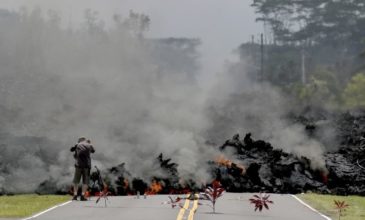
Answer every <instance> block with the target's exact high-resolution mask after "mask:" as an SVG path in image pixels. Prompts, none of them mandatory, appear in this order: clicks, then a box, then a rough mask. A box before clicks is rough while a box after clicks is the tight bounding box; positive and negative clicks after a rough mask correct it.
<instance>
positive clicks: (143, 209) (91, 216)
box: [27, 193, 325, 220]
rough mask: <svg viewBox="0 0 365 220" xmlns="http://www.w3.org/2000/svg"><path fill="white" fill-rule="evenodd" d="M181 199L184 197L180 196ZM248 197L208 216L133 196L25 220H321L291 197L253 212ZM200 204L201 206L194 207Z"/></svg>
mask: <svg viewBox="0 0 365 220" xmlns="http://www.w3.org/2000/svg"><path fill="white" fill-rule="evenodd" d="M184 197H185V196H184ZM250 197H252V194H243V193H237V194H234V193H224V194H223V196H222V197H221V198H219V199H218V200H217V203H216V213H212V209H211V207H209V206H208V205H206V204H209V202H208V201H204V200H182V201H181V203H180V204H181V206H182V207H184V208H180V207H178V206H177V207H175V208H172V207H171V205H170V204H166V203H164V202H167V201H169V199H168V197H167V196H166V195H154V196H147V198H144V197H143V196H141V197H140V198H139V199H137V198H136V196H122V197H119V196H118V197H109V200H108V202H107V204H106V206H105V203H104V200H103V199H102V200H101V201H100V202H99V203H97V204H96V203H95V201H96V198H91V199H90V201H86V202H81V201H72V202H69V203H67V204H65V205H63V206H60V207H57V208H54V209H52V210H50V211H47V212H45V213H43V214H41V215H39V216H37V217H34V218H27V219H32V220H33V219H34V220H60V219H65V220H73V219H75V220H112V219H113V220H115V219H125V220H146V219H148V220H157V219H158V220H193V219H195V220H208V219H209V220H218V219H223V220H246V219H250V220H260V219H265V220H279V219H280V220H286V219H288V220H289V219H290V220H293V219H296V220H325V218H324V217H322V216H320V215H319V214H318V213H316V212H314V211H312V210H310V209H309V208H308V207H306V206H304V205H303V204H301V203H300V202H298V201H297V200H296V199H295V198H294V197H292V196H291V195H276V194H272V195H271V197H270V199H271V200H272V201H273V202H274V204H273V205H271V206H270V210H263V211H262V212H258V211H257V212H255V211H254V207H253V205H252V204H250V203H249V201H248V199H249V198H250ZM198 203H201V204H198Z"/></svg>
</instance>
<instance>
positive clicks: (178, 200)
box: [162, 196, 183, 208]
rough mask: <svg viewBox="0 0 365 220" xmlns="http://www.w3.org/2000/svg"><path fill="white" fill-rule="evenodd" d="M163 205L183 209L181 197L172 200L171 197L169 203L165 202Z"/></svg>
mask: <svg viewBox="0 0 365 220" xmlns="http://www.w3.org/2000/svg"><path fill="white" fill-rule="evenodd" d="M162 204H169V205H171V208H175V207H176V206H179V207H180V208H182V207H183V206H182V204H181V198H180V197H176V198H172V197H171V196H169V201H166V202H163V203H162Z"/></svg>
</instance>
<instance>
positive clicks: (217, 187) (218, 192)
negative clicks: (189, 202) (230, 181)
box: [201, 180, 224, 213]
mask: <svg viewBox="0 0 365 220" xmlns="http://www.w3.org/2000/svg"><path fill="white" fill-rule="evenodd" d="M223 192H224V188H223V187H222V185H221V183H220V182H219V181H217V180H214V181H213V183H212V186H211V187H207V188H206V189H205V191H204V193H202V194H201V196H202V199H206V200H209V201H210V202H211V203H212V204H211V205H209V206H210V207H211V208H212V209H213V213H215V203H216V202H217V199H218V198H219V197H221V196H222V194H223Z"/></svg>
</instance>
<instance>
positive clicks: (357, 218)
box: [298, 194, 365, 220]
mask: <svg viewBox="0 0 365 220" xmlns="http://www.w3.org/2000/svg"><path fill="white" fill-rule="evenodd" d="M298 197H299V198H300V199H302V200H303V201H304V202H306V203H308V204H309V205H310V206H312V207H313V208H315V209H317V210H318V211H319V212H321V213H322V214H324V215H327V216H328V217H330V218H332V219H333V220H337V219H338V218H339V216H338V212H337V210H336V208H335V203H334V200H339V201H345V202H346V204H348V205H350V206H349V207H348V208H347V209H346V211H345V212H344V214H343V215H342V216H341V220H364V219H365V197H360V196H333V195H319V194H301V195H298Z"/></svg>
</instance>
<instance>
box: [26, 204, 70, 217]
mask: <svg viewBox="0 0 365 220" xmlns="http://www.w3.org/2000/svg"><path fill="white" fill-rule="evenodd" d="M70 202H72V201H67V202H64V203H61V204H59V205H55V206H53V207H51V208H49V209H47V210H44V211H42V212H39V213H37V214H35V215H32V216H30V217H27V218H22V219H21V220H29V219H32V218H36V217H38V216H40V215H43V214H44V213H46V212H49V211H51V210H53V209H55V208H58V207H61V206H64V205H67V204H69V203H70Z"/></svg>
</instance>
